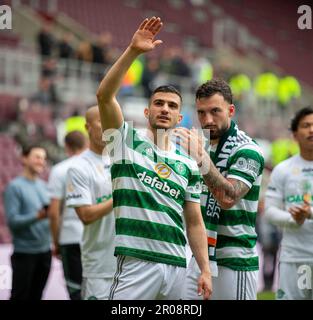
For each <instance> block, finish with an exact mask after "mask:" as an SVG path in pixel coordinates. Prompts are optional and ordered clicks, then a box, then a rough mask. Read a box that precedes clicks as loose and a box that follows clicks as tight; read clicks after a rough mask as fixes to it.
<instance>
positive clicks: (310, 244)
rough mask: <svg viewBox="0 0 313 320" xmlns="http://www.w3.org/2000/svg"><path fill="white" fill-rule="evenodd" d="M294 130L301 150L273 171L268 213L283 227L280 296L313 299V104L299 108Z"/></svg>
mask: <svg viewBox="0 0 313 320" xmlns="http://www.w3.org/2000/svg"><path fill="white" fill-rule="evenodd" d="M291 131H292V133H293V136H294V138H295V140H296V141H297V142H298V144H299V148H300V154H297V155H294V156H292V157H291V158H289V159H287V160H284V161H283V162H281V163H279V164H278V165H277V166H276V167H275V168H274V170H273V171H272V174H271V177H270V183H269V185H268V188H267V191H266V194H265V217H266V218H267V220H268V221H269V222H270V223H272V224H273V225H275V226H278V227H280V228H282V230H283V233H282V242H281V248H280V257H279V284H278V290H277V293H276V299H277V300H312V299H313V292H312V276H311V275H312V272H313V213H312V194H313V179H312V173H313V108H312V107H306V108H303V109H301V110H299V111H298V112H297V113H296V114H295V116H294V118H293V119H292V121H291Z"/></svg>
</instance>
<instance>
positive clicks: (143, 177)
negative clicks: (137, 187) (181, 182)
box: [137, 171, 180, 199]
mask: <svg viewBox="0 0 313 320" xmlns="http://www.w3.org/2000/svg"><path fill="white" fill-rule="evenodd" d="M137 177H138V178H139V180H140V181H141V182H144V183H146V184H148V185H149V186H151V188H153V187H155V188H156V189H158V190H160V191H163V192H165V193H169V194H170V195H171V196H172V197H174V198H175V199H177V198H178V196H179V195H180V190H176V189H174V188H171V187H169V186H168V184H167V182H166V181H164V182H162V181H160V180H159V177H153V178H152V177H150V176H149V175H147V172H146V171H144V172H143V173H137Z"/></svg>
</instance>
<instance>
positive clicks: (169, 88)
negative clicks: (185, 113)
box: [151, 85, 183, 101]
mask: <svg viewBox="0 0 313 320" xmlns="http://www.w3.org/2000/svg"><path fill="white" fill-rule="evenodd" d="M157 92H170V93H175V94H177V95H178V96H179V98H180V100H181V101H183V98H182V96H181V94H180V92H179V91H178V90H177V89H176V88H175V87H174V86H172V85H165V86H160V87H157V88H156V89H154V90H153V92H152V94H151V97H152V96H153V95H154V94H156V93H157Z"/></svg>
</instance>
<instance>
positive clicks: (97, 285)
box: [81, 278, 112, 300]
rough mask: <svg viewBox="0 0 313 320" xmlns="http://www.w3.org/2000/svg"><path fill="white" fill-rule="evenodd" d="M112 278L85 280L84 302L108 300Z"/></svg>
mask: <svg viewBox="0 0 313 320" xmlns="http://www.w3.org/2000/svg"><path fill="white" fill-rule="evenodd" d="M111 284H112V278H83V281H82V293H81V294H82V299H83V300H108V299H109V293H110V288H111Z"/></svg>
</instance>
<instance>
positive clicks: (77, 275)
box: [48, 131, 86, 300]
mask: <svg viewBox="0 0 313 320" xmlns="http://www.w3.org/2000/svg"><path fill="white" fill-rule="evenodd" d="M64 140H65V150H66V153H67V154H68V155H69V158H68V159H66V160H64V161H62V162H60V163H58V164H56V165H55V166H54V167H53V168H52V170H51V173H50V176H49V183H48V189H49V193H50V197H51V204H50V208H49V218H50V228H51V234H52V238H53V243H54V254H55V255H57V254H58V253H60V254H61V257H62V264H63V271H64V276H65V281H66V286H67V290H68V293H69V296H70V298H71V300H81V282H82V264H81V251H80V243H81V240H82V235H83V224H82V222H81V221H80V220H79V218H78V217H77V215H76V212H75V210H74V209H73V208H67V207H66V206H65V197H66V175H67V171H68V169H69V168H71V166H72V163H73V161H74V159H75V158H76V156H77V155H79V154H80V153H81V152H82V151H84V149H85V148H86V137H85V135H84V134H83V133H81V132H79V131H72V132H70V133H68V134H67V135H66V136H65V139H64Z"/></svg>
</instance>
